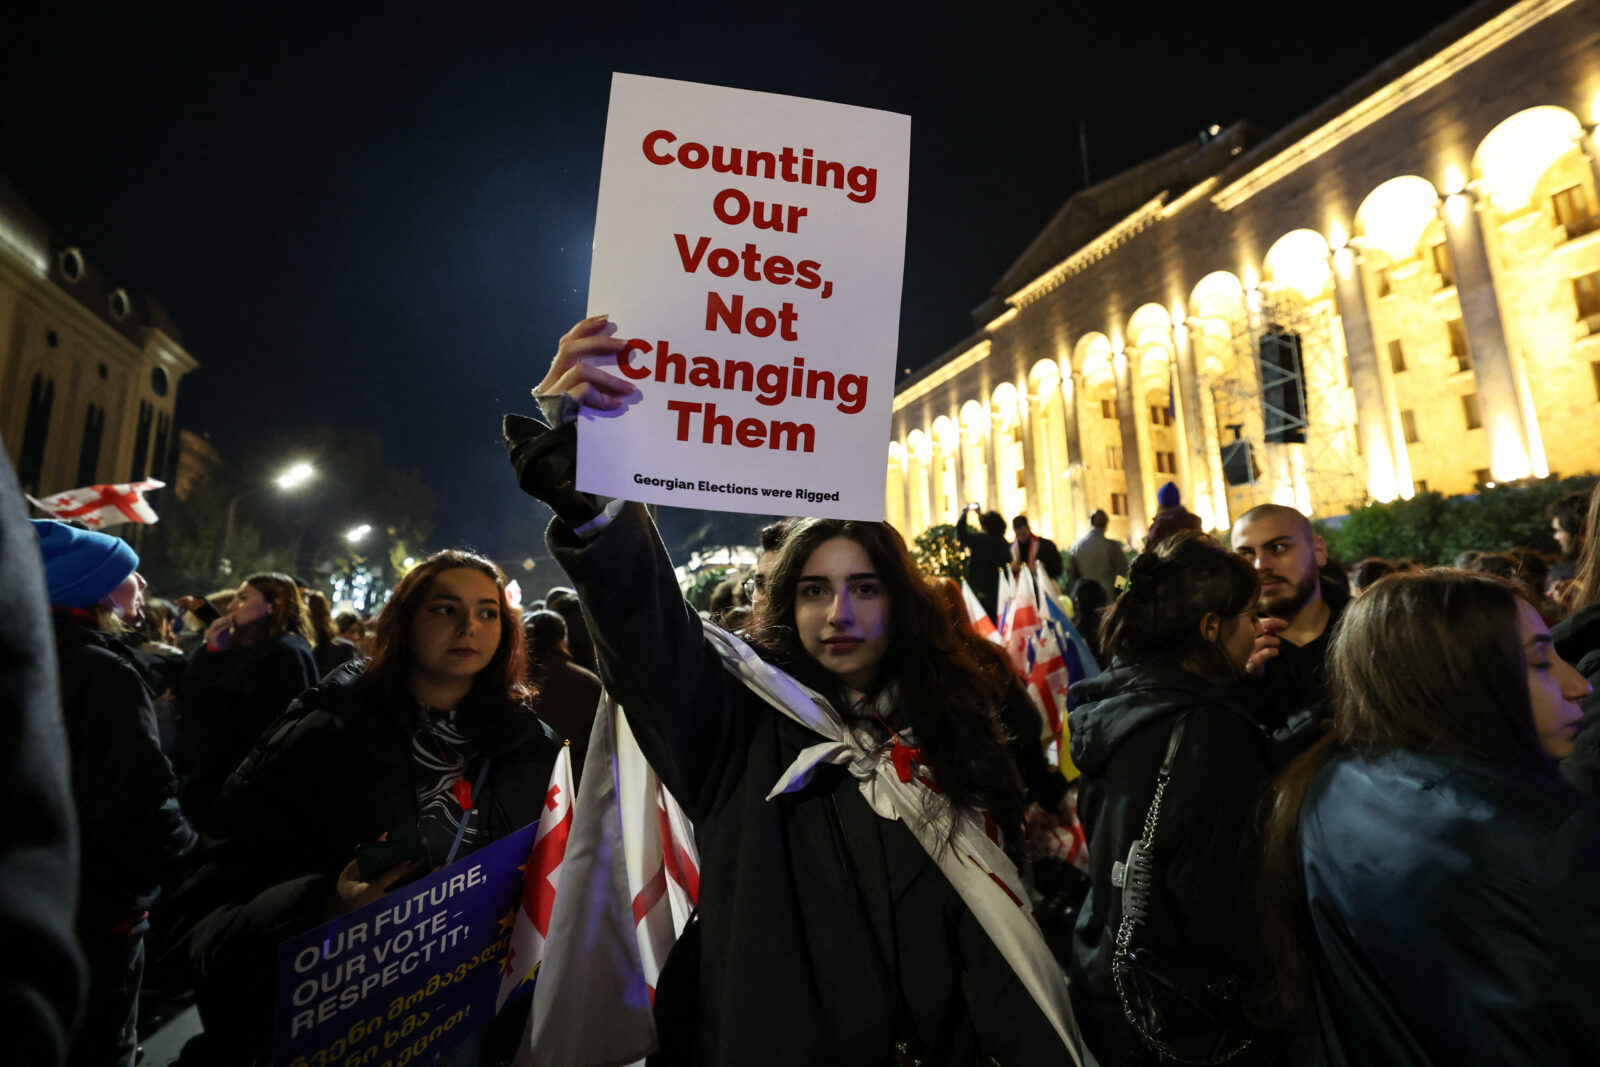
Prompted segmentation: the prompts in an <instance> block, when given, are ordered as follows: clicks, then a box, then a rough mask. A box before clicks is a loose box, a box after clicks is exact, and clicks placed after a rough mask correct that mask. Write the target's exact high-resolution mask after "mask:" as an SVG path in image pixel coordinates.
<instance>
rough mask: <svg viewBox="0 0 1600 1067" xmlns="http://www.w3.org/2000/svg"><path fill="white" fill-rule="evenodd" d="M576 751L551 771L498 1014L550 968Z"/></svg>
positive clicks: (568, 750)
mask: <svg viewBox="0 0 1600 1067" xmlns="http://www.w3.org/2000/svg"><path fill="white" fill-rule="evenodd" d="M572 794H573V789H572V746H571V745H570V744H565V745H562V746H561V754H560V755H558V756H557V757H556V765H555V767H554V768H552V769H551V771H550V787H549V788H548V789H547V790H545V795H544V811H543V813H541V814H540V816H539V832H538V833H537V834H535V835H534V838H533V849H532V850H531V851H530V852H529V853H528V862H527V864H526V865H524V867H523V868H522V899H521V900H519V901H518V902H517V911H516V921H515V923H514V924H513V925H512V928H511V945H510V947H508V948H507V949H506V962H505V965H504V966H503V967H502V968H501V970H500V975H501V978H500V995H499V996H498V997H497V998H495V1002H494V1010H495V1013H496V1014H498V1013H499V1012H500V1009H501V1008H503V1007H505V1003H506V1001H507V1000H509V999H510V998H511V997H512V996H515V995H517V994H518V993H519V992H526V989H524V986H526V985H527V983H529V982H531V981H533V978H534V975H536V974H538V972H539V964H540V963H542V962H544V945H545V939H546V938H547V937H548V936H549V934H550V912H551V911H552V909H553V908H554V907H555V902H556V888H557V886H558V885H559V884H560V881H561V863H562V861H563V860H564V859H566V855H567V836H568V835H569V834H570V833H571V832H572Z"/></svg>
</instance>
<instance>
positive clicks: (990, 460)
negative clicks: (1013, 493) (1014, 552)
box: [983, 400, 1011, 522]
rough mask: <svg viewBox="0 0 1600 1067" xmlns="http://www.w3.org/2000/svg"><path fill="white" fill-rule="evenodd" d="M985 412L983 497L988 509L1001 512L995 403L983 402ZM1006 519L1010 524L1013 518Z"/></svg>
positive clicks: (1008, 516) (1007, 517)
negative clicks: (996, 458)
mask: <svg viewBox="0 0 1600 1067" xmlns="http://www.w3.org/2000/svg"><path fill="white" fill-rule="evenodd" d="M983 410H984V412H985V425H984V428H983V466H984V471H983V495H984V499H985V500H986V501H987V506H988V507H990V508H993V509H994V510H995V511H1000V510H1001V508H1000V477H999V474H998V473H997V472H996V471H995V454H996V449H995V447H994V432H995V431H994V405H993V403H992V402H991V401H988V400H985V401H984V402H983ZM1005 519H1006V521H1007V522H1010V521H1011V516H1010V515H1007V516H1006V517H1005Z"/></svg>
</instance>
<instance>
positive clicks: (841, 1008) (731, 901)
mask: <svg viewBox="0 0 1600 1067" xmlns="http://www.w3.org/2000/svg"><path fill="white" fill-rule="evenodd" d="M506 433H507V447H508V448H509V449H510V451H511V456H512V462H513V465H514V466H516V467H517V470H518V480H519V482H520V483H521V485H522V486H523V488H524V489H526V490H528V491H529V492H532V493H534V494H535V495H538V496H540V498H541V499H549V500H553V501H555V502H556V507H557V513H558V515H559V514H561V513H562V512H563V511H567V510H570V509H571V508H573V507H574V506H575V502H574V501H573V500H572V499H571V497H570V496H565V495H563V490H562V483H563V482H565V483H566V485H567V487H568V488H570V481H571V470H572V460H573V455H572V449H571V442H572V439H573V432H572V428H571V427H565V428H563V429H562V430H560V431H553V432H552V431H546V430H545V428H544V427H541V426H538V425H537V424H535V423H533V422H532V421H531V420H523V419H508V420H507V428H506ZM548 539H549V544H550V548H551V551H552V553H553V554H554V556H555V558H556V561H557V562H558V563H559V564H560V565H561V567H562V568H563V569H564V570H565V571H566V572H567V574H568V575H570V576H571V578H572V580H573V584H574V586H575V587H576V588H577V590H578V593H579V597H580V599H581V601H582V604H583V608H584V612H585V615H586V617H587V619H588V621H589V623H590V631H591V633H592V635H593V637H594V642H595V649H596V653H597V656H598V659H599V665H600V675H601V679H602V680H603V681H604V682H605V684H606V688H607V690H608V692H610V693H611V695H612V696H613V697H615V698H616V700H617V702H618V703H619V704H620V705H621V706H622V708H623V709H624V711H625V713H626V715H627V719H628V725H629V726H630V728H631V729H632V731H633V734H634V736H635V738H636V739H637V741H638V743H639V746H640V748H641V749H642V750H643V752H644V754H645V756H646V757H647V758H648V759H649V761H650V764H651V766H652V767H654V768H655V770H656V772H657V774H658V775H659V776H660V778H661V780H662V781H663V782H664V783H665V784H666V786H667V788H668V789H670V790H671V791H672V794H673V796H674V797H676V798H677V800H678V802H679V803H680V804H681V805H682V806H683V809H684V811H685V813H686V814H687V815H688V816H689V818H690V819H691V820H692V821H693V822H694V824H695V842H696V844H697V846H698V848H699V852H700V893H699V910H698V914H699V923H698V930H699V934H698V937H699V949H700V951H699V952H698V954H697V955H695V956H693V957H691V955H690V953H688V952H685V951H681V950H682V949H683V946H684V943H683V942H680V944H679V946H678V949H675V950H674V952H673V954H672V955H671V956H670V957H669V958H668V961H667V964H666V967H665V969H664V970H663V971H662V973H661V976H660V980H659V982H658V985H657V997H656V1001H655V1004H656V1009H657V1021H658V1026H659V1029H660V1031H661V1033H662V1034H663V1043H664V1044H667V1045H669V1047H668V1048H664V1049H663V1054H664V1055H665V1054H667V1053H676V1054H679V1055H683V1056H685V1057H688V1058H689V1059H690V1060H691V1061H692V1062H695V1063H701V1064H727V1065H736V1067H745V1065H747V1064H758V1063H759V1064H804V1065H813V1064H829V1065H856V1064H860V1065H873V1067H878V1065H881V1064H883V1063H884V1062H886V1060H887V1058H888V1054H889V1049H890V1027H889V1017H890V1011H889V1008H888V1006H887V1003H886V994H885V991H884V989H883V987H882V985H881V984H880V982H879V980H878V979H877V978H876V976H875V975H876V971H875V964H874V962H873V950H872V949H871V948H870V947H869V946H870V945H871V942H870V941H868V940H867V938H868V937H869V936H871V937H873V938H875V939H876V942H877V945H878V951H879V952H880V953H881V954H882V959H884V960H885V961H886V963H887V965H888V967H889V968H890V969H892V971H893V972H894V975H895V977H894V978H892V979H891V980H892V981H895V982H896V983H897V985H898V987H899V989H900V990H901V993H902V995H903V997H904V999H905V1001H906V1003H907V1004H908V1006H909V1010H910V1013H911V1015H912V1018H913V1021H914V1027H915V1030H916V1038H917V1041H918V1042H919V1044H920V1046H921V1050H922V1054H923V1062H924V1063H925V1064H929V1065H930V1067H931V1065H933V1064H970V1063H977V1062H984V1063H987V1062H988V1061H987V1060H981V1061H980V1056H992V1057H994V1059H995V1060H996V1061H998V1062H999V1063H1002V1064H1007V1065H1010V1064H1028V1065H1034V1064H1038V1065H1044V1064H1059V1063H1070V1062H1071V1060H1070V1057H1069V1053H1068V1052H1067V1050H1066V1048H1065V1047H1064V1046H1063V1045H1062V1043H1061V1040H1060V1039H1059V1038H1058V1037H1057V1036H1056V1034H1055V1031H1054V1029H1053V1028H1052V1027H1051V1026H1050V1024H1049V1022H1048V1021H1047V1020H1046V1019H1045V1017H1044V1014H1043V1013H1042V1012H1040V1011H1039V1010H1038V1008H1037V1006H1036V1005H1035V1004H1034V1002H1033V1000H1032V998H1031V997H1030V996H1029V995H1028V993H1027V992H1026V990H1025V989H1024V988H1023V986H1022V984H1021V982H1020V981H1019V980H1018V979H1017V977H1016V975H1015V973H1014V972H1013V971H1012V970H1011V967H1010V965H1009V964H1007V963H1006V961H1005V959H1004V957H1002V956H1001V954H1000V952H999V950H998V949H996V948H995V946H994V943H993V942H992V941H991V940H990V939H989V937H988V935H987V934H986V933H985V932H984V931H983V928H982V927H981V926H980V925H979V924H978V921H977V920H976V919H975V918H974V917H973V916H972V913H971V912H970V911H969V910H968V909H967V907H966V905H965V904H964V903H963V902H962V900H961V898H960V896H959V895H957V893H956V891H955V890H954V889H953V888H952V887H951V885H950V883H949V882H948V881H947V880H946V879H945V877H944V875H943V874H942V873H941V872H940V870H939V868H938V866H937V865H936V864H935V863H934V862H933V860H932V859H931V858H930V857H929V856H928V854H927V852H926V851H925V850H924V849H923V848H922V846H921V845H920V844H919V843H918V842H917V840H916V838H915V836H913V834H912V832H911V831H910V829H908V828H907V827H906V826H905V824H904V823H901V822H898V821H896V822H890V821H887V820H885V819H882V818H880V817H879V816H878V815H877V814H875V813H874V812H873V811H872V809H871V808H870V807H868V805H867V802H866V800H865V799H864V798H863V797H862V795H861V791H860V789H859V788H858V786H857V784H856V782H855V780H854V779H853V778H851V777H850V775H849V773H848V772H847V771H846V770H845V769H844V768H842V767H833V766H823V767H819V768H818V769H817V772H816V774H815V776H814V778H813V779H812V781H811V782H810V784H809V785H807V786H806V787H805V788H804V789H801V790H799V791H797V792H794V793H786V794H783V795H781V796H779V797H777V798H775V799H773V800H771V801H769V800H767V793H768V791H770V790H771V788H772V786H773V785H774V784H775V783H776V782H777V781H778V779H779V777H780V776H781V775H782V774H783V772H784V771H785V770H787V769H788V767H789V766H790V764H791V763H792V762H793V761H794V759H795V757H796V756H798V755H799V754H800V752H801V751H802V750H803V749H805V748H807V747H809V746H810V745H812V744H815V743H816V742H817V736H816V735H815V734H813V733H811V732H810V731H809V730H807V729H805V728H804V727H802V726H800V725H799V724H798V723H796V722H793V721H792V720H790V719H789V718H787V717H786V716H783V715H781V714H779V713H778V712H777V711H775V710H774V709H773V708H771V707H770V706H769V705H768V704H767V703H766V702H765V701H763V700H762V699H761V698H760V697H758V696H757V695H756V694H755V693H754V692H752V691H751V690H750V689H748V688H746V687H745V686H744V685H743V684H742V683H740V682H739V681H738V680H737V679H735V678H734V677H733V676H732V675H731V674H730V673H729V672H728V671H727V669H726V668H725V667H724V665H723V662H722V659H721V658H720V657H719V656H718V655H717V654H716V652H714V651H713V650H712V649H711V648H710V647H709V646H708V645H707V644H706V641H705V638H704V629H703V628H702V626H701V623H700V619H699V617H698V616H697V615H696V613H695V611H694V609H693V608H692V607H690V606H689V605H688V604H687V603H686V602H685V601H684V599H683V596H682V594H681V593H680V592H679V590H678V587H677V584H676V582H675V580H674V577H673V573H672V567H671V564H670V562H669V561H668V559H667V555H666V551H665V549H664V548H663V547H662V545H661V541H660V539H659V537H658V536H657V535H656V531H655V529H654V527H653V526H652V525H651V523H650V520H649V518H648V516H647V515H646V514H645V511H644V509H643V508H642V507H641V506H639V505H637V504H629V505H626V506H624V507H623V508H622V510H621V512H620V514H619V515H618V516H617V517H616V518H615V519H614V520H613V521H612V522H611V523H610V524H609V525H608V526H606V528H605V529H604V530H603V531H602V532H601V533H600V534H599V535H598V536H596V537H595V538H594V539H593V540H589V541H585V540H583V539H582V538H580V537H578V536H577V535H576V534H574V533H573V531H572V526H571V525H569V524H568V523H567V522H565V521H563V520H561V519H560V518H558V519H557V520H556V521H555V522H554V523H553V524H552V525H551V527H550V531H549V534H548ZM835 812H837V819H838V821H839V823H841V824H842V827H843V837H844V839H845V841H846V847H847V848H848V855H849V856H850V859H851V862H852V863H853V865H854V868H855V871H856V877H857V883H856V885H852V883H851V881H850V876H849V875H848V874H847V873H846V872H845V869H844V867H843V864H842V861H841V858H840V856H839V853H838V851H837V850H836V848H835V838H834V829H833V827H834V822H835V818H836V816H835ZM857 886H859V889H858V888H857ZM858 892H859V893H860V894H862V895H863V896H864V898H865V901H866V915H863V914H862V909H861V906H860V905H859V904H858V902H857V894H858ZM866 923H870V924H871V925H870V931H871V932H870V935H869V934H868V933H867V928H866V926H865V924H866ZM690 936H694V935H690ZM691 958H692V959H693V960H694V962H693V963H687V964H686V963H685V962H684V961H685V960H689V959H691ZM669 1004H679V1005H684V1006H685V1007H684V1008H683V1009H681V1010H682V1012H684V1013H686V1014H689V1015H690V1017H688V1018H685V1017H684V1016H683V1015H682V1014H673V1015H671V1016H670V1017H666V1018H663V1014H664V1011H663V1006H664V1005H669ZM668 1035H681V1038H682V1040H683V1042H684V1045H682V1046H673V1045H671V1040H672V1038H671V1037H670V1036H668Z"/></svg>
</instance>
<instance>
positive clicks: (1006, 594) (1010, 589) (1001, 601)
mask: <svg viewBox="0 0 1600 1067" xmlns="http://www.w3.org/2000/svg"><path fill="white" fill-rule="evenodd" d="M1016 594H1017V585H1016V583H1015V582H1013V581H1012V580H1011V568H1010V567H1001V568H1000V584H999V585H998V586H997V587H996V593H995V598H994V603H995V607H997V608H998V609H999V610H1000V617H999V618H998V619H996V620H995V622H996V623H997V624H998V625H999V627H1000V632H1001V633H1005V630H1006V620H1007V618H1009V617H1010V615H1011V600H1012V598H1013V597H1015V596H1016Z"/></svg>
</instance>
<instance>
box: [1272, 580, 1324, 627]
mask: <svg viewBox="0 0 1600 1067" xmlns="http://www.w3.org/2000/svg"><path fill="white" fill-rule="evenodd" d="M1321 580H1322V575H1321V574H1319V573H1318V572H1317V571H1315V570H1313V571H1311V573H1309V574H1307V575H1306V576H1305V577H1304V578H1303V579H1301V580H1300V584H1299V585H1297V586H1295V587H1294V588H1293V589H1292V590H1290V591H1289V592H1287V593H1279V594H1278V595H1277V596H1275V597H1273V598H1272V599H1270V600H1268V599H1266V598H1265V597H1263V598H1262V600H1261V607H1262V609H1263V610H1264V611H1265V612H1266V613H1267V614H1268V615H1270V616H1272V617H1273V618H1275V619H1284V620H1292V619H1293V618H1294V617H1295V616H1296V615H1298V614H1300V609H1301V608H1303V607H1305V606H1306V604H1307V602H1308V601H1310V600H1311V597H1312V595H1313V594H1315V593H1316V592H1317V589H1318V583H1319V582H1320V581H1321Z"/></svg>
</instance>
